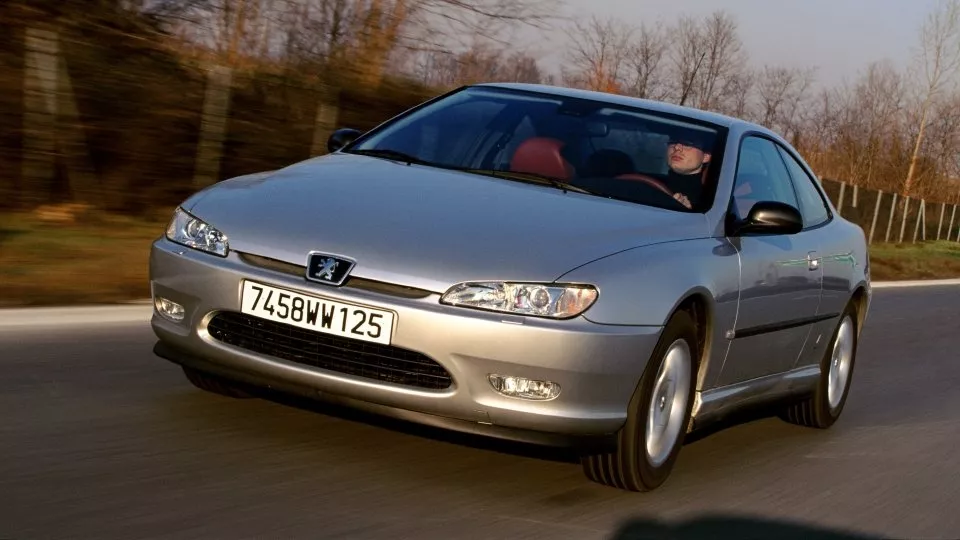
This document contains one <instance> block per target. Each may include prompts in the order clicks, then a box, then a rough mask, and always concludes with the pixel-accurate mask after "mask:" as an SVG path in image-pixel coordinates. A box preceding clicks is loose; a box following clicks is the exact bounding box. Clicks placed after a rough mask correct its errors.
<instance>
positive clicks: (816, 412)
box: [780, 302, 859, 429]
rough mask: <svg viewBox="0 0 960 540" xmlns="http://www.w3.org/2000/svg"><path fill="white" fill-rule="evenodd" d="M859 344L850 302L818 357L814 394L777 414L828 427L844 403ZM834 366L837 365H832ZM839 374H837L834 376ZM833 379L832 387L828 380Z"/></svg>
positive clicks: (854, 316) (791, 419)
mask: <svg viewBox="0 0 960 540" xmlns="http://www.w3.org/2000/svg"><path fill="white" fill-rule="evenodd" d="M858 346H859V329H858V328H857V311H856V309H855V308H854V304H853V303H852V302H851V303H850V304H848V305H847V308H846V309H845V310H844V311H843V314H841V316H840V322H838V323H837V327H836V328H835V329H834V331H833V335H832V336H831V337H830V346H829V347H827V349H826V350H825V351H824V352H823V357H822V358H821V359H820V379H819V380H818V381H817V388H816V390H814V392H813V395H812V396H810V397H808V398H806V399H804V400H803V401H801V402H799V403H795V404H792V405H790V406H789V407H787V408H786V409H785V410H784V411H783V412H782V413H781V414H780V418H781V419H782V420H784V421H786V422H789V423H791V424H796V425H798V426H804V427H810V428H816V429H827V428H829V427H831V426H833V424H834V423H835V422H836V421H837V419H838V418H840V414H841V413H842V412H843V407H844V405H846V403H847V396H848V395H849V393H850V384H851V382H852V381H853V367H854V364H855V363H856V358H857V347H858ZM834 368H837V369H834ZM836 375H839V376H840V377H839V378H835V376H836ZM834 381H836V383H835V384H833V386H832V387H831V383H832V382H834Z"/></svg>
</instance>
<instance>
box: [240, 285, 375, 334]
mask: <svg viewBox="0 0 960 540" xmlns="http://www.w3.org/2000/svg"><path fill="white" fill-rule="evenodd" d="M240 310H241V311H242V312H243V313H245V314H247V315H253V316H254V317H260V318H263V319H267V320H271V321H276V322H280V323H285V324H290V325H293V326H297V327H299V328H304V329H306V330H314V331H316V332H322V333H324V334H332V335H335V336H341V337H346V338H352V339H359V340H362V341H369V342H373V343H382V344H384V345H389V344H390V340H391V334H392V332H393V319H394V314H393V313H392V312H390V311H384V310H380V309H372V308H369V307H365V306H358V305H356V304H350V303H345V302H340V301H336V300H329V299H326V298H319V297H316V296H312V295H306V294H300V293H296V292H293V291H290V290H287V289H277V288H275V287H271V286H269V285H264V284H262V283H255V282H252V281H244V282H243V293H242V296H241V307H240Z"/></svg>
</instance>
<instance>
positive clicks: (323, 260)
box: [307, 252, 355, 286]
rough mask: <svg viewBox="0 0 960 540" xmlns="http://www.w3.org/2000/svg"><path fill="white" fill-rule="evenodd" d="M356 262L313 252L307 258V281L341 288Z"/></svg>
mask: <svg viewBox="0 0 960 540" xmlns="http://www.w3.org/2000/svg"><path fill="white" fill-rule="evenodd" d="M354 264H355V263H354V261H352V260H350V259H347V258H346V257H338V256H336V255H330V254H329V253H319V252H312V253H310V254H309V255H308V256H307V279H309V280H311V281H316V282H317V283H324V284H326V285H334V286H339V285H342V284H343V282H344V281H346V279H347V276H348V275H349V274H350V270H352V269H353V265H354Z"/></svg>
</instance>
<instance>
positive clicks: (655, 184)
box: [616, 173, 690, 210]
mask: <svg viewBox="0 0 960 540" xmlns="http://www.w3.org/2000/svg"><path fill="white" fill-rule="evenodd" d="M616 178H617V180H630V181H632V182H640V183H641V184H645V185H647V186H649V187H651V188H653V189H656V190H658V191H660V192H661V193H663V194H664V195H666V196H667V197H669V198H670V200H671V201H673V202H674V203H676V204H678V205H680V206H682V207H684V208H686V209H688V210H689V209H690V208H689V207H687V205H686V204H684V203H682V202H680V201H679V200H677V198H676V195H677V193H676V192H675V191H673V190H672V189H670V188H668V187H667V185H666V184H664V183H663V182H661V181H660V180H657V179H656V178H652V177H650V176H647V175H644V174H634V173H631V174H621V175H619V176H617V177H616Z"/></svg>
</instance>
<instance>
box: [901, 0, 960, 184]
mask: <svg viewBox="0 0 960 540" xmlns="http://www.w3.org/2000/svg"><path fill="white" fill-rule="evenodd" d="M919 57H920V58H919V61H920V62H919V63H920V64H921V68H922V71H923V78H922V81H923V82H922V84H923V87H922V88H921V89H920V91H921V96H922V98H921V99H922V101H921V104H920V119H919V125H918V127H917V133H916V138H915V140H914V145H913V154H912V155H911V157H910V168H909V170H908V171H907V177H906V179H905V180H904V183H903V194H904V195H909V194H910V189H911V188H912V187H913V183H914V180H915V179H914V176H915V175H916V172H917V161H918V159H919V157H920V150H921V146H922V144H923V137H924V132H925V131H926V129H927V125H928V122H929V121H930V120H929V116H930V112H931V109H932V108H933V106H934V104H935V102H936V100H937V99H938V98H939V97H940V96H941V94H942V93H943V91H944V89H945V88H946V87H947V86H948V85H949V84H950V83H952V82H953V77H954V75H955V74H956V72H957V69H958V68H960V1H958V0H943V1H941V2H940V3H939V4H938V5H937V7H936V9H934V10H933V11H932V12H931V13H930V14H929V15H928V17H927V20H926V21H925V22H924V24H923V26H922V27H921V29H920V54H919Z"/></svg>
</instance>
